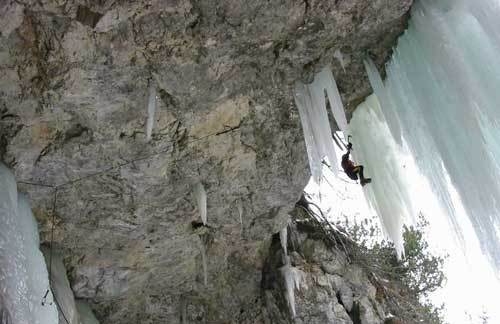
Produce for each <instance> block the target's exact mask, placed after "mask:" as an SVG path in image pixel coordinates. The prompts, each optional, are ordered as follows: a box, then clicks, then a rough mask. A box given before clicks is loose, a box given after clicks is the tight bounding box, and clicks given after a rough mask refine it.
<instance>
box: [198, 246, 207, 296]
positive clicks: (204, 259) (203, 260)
mask: <svg viewBox="0 0 500 324" xmlns="http://www.w3.org/2000/svg"><path fill="white" fill-rule="evenodd" d="M198 244H199V247H200V254H201V263H202V266H203V283H204V285H205V286H206V285H208V265H207V252H206V248H205V244H204V243H203V240H202V238H201V237H199V240H198Z"/></svg>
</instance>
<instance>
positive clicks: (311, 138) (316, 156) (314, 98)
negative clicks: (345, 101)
mask: <svg viewBox="0 0 500 324" xmlns="http://www.w3.org/2000/svg"><path fill="white" fill-rule="evenodd" d="M325 91H326V94H327V95H328V100H329V102H330V106H331V109H332V112H333V116H334V118H335V120H336V122H337V125H338V126H339V128H340V129H341V130H342V131H345V130H346V128H347V119H346V117H345V112H344V108H343V105H342V100H341V98H340V94H339V92H338V89H337V85H336V83H335V79H334V78H333V75H332V72H331V71H330V69H329V68H324V69H323V70H322V71H321V72H320V73H318V74H316V76H315V79H314V82H313V83H311V84H303V83H301V82H297V83H296V85H295V96H294V97H295V103H296V105H297V108H298V110H299V115H300V120H301V123H302V129H303V131H304V138H305V141H306V148H307V155H308V158H309V167H310V168H311V174H312V176H313V178H314V180H315V181H316V182H319V181H320V179H321V175H322V173H321V172H322V171H321V170H322V165H321V164H322V161H323V159H324V158H325V157H326V158H328V161H329V162H330V164H331V165H333V166H334V167H333V168H332V171H333V172H338V168H337V167H336V166H337V164H338V162H337V157H336V155H335V148H334V146H333V140H332V131H331V127H330V124H329V122H328V114H327V111H326V100H325Z"/></svg>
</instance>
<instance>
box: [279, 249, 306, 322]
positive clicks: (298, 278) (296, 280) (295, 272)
mask: <svg viewBox="0 0 500 324" xmlns="http://www.w3.org/2000/svg"><path fill="white" fill-rule="evenodd" d="M285 260H286V263H285V265H284V266H283V267H281V268H280V271H281V274H282V276H283V278H284V280H285V290H286V300H287V301H288V305H289V307H290V311H291V313H292V317H295V316H297V312H296V309H295V290H296V289H297V290H300V286H301V283H302V281H303V277H304V273H303V272H302V271H300V270H299V269H297V268H295V267H292V265H291V262H290V257H288V256H287V257H285Z"/></svg>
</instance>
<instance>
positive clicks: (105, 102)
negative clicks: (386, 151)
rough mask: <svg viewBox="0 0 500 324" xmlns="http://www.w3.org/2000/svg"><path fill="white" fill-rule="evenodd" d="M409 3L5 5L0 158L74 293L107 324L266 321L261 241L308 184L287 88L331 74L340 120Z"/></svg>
mask: <svg viewBox="0 0 500 324" xmlns="http://www.w3.org/2000/svg"><path fill="white" fill-rule="evenodd" d="M410 4H411V0H376V1H365V0H340V1H338V0H335V1H334V0H329V1H316V0H306V1H293V0H290V1H263V0H255V1H244V0H223V1H216V0H148V1H142V0H141V1H126V0H119V1H111V0H109V1H107V0H100V1H84V0H37V1H35V0H33V1H30V0H4V1H1V2H0V33H1V34H0V73H1V76H2V77H1V79H0V114H1V115H0V157H1V159H2V160H3V161H5V162H6V163H7V164H9V165H10V166H11V167H12V168H13V170H14V172H15V173H16V177H17V179H18V180H19V181H20V188H21V190H22V191H25V192H27V193H28V194H29V196H30V198H31V201H32V205H33V207H34V211H35V215H36V217H37V219H38V221H39V224H40V229H41V235H42V241H44V242H45V243H47V241H48V240H49V237H50V232H51V229H52V225H54V237H55V244H56V245H57V247H58V248H59V249H60V250H61V251H62V253H63V255H64V260H65V265H66V268H67V269H68V271H69V275H70V282H71V284H72V288H73V291H74V293H75V296H76V297H77V298H84V299H88V300H89V301H90V302H91V305H92V308H93V309H94V310H95V311H96V313H97V317H98V318H99V319H100V320H101V322H102V323H107V324H108V323H109V324H112V323H160V322H161V323H180V322H182V323H191V322H194V323H196V322H200V323H266V322H269V321H270V317H269V314H268V313H266V311H264V310H263V309H265V307H264V306H263V305H265V303H264V300H263V297H262V294H261V293H262V289H261V286H260V285H261V282H262V279H263V269H264V266H265V264H266V259H267V258H268V254H269V250H270V248H271V247H272V244H273V243H272V242H273V241H272V235H273V234H274V233H277V232H278V231H279V230H280V229H281V228H282V227H283V226H284V223H285V221H286V218H287V214H288V212H289V211H290V210H291V209H292V208H293V205H294V202H295V201H296V200H297V199H298V198H299V196H300V194H301V191H302V189H303V187H304V186H305V184H306V182H307V180H308V177H309V171H308V169H307V162H306V152H305V145H304V141H303V136H302V131H301V128H300V121H299V117H298V113H297V110H296V108H295V106H294V103H293V93H292V92H291V91H292V90H291V89H293V84H294V82H295V81H296V80H299V79H300V80H302V81H308V80H310V79H311V77H312V75H313V72H314V71H316V70H318V69H319V68H321V67H323V66H324V65H328V64H330V65H331V67H332V69H333V71H334V74H335V76H336V78H337V81H338V84H339V88H340V91H341V93H342V96H343V99H344V102H345V103H346V104H347V107H348V110H349V111H351V110H352V109H353V108H354V107H355V105H356V104H357V103H358V102H359V101H360V100H361V99H362V98H364V96H366V95H367V94H368V93H369V92H370V90H369V85H368V82H367V78H366V76H365V75H364V70H363V66H362V59H363V57H364V56H365V55H370V56H371V57H372V58H373V59H374V60H375V61H376V62H377V63H378V64H379V65H381V64H382V63H383V62H384V61H385V60H386V59H387V57H388V55H389V53H390V50H391V46H392V45H393V44H394V42H395V39H396V37H397V36H398V35H399V34H400V33H401V32H402V30H403V28H404V25H405V21H406V13H407V11H408V9H409V6H410ZM341 63H342V64H341ZM149 85H151V86H153V87H155V89H156V92H157V95H158V99H157V108H156V113H155V117H154V126H153V133H152V139H151V140H150V141H147V140H146V134H145V132H146V120H147V104H148V86H149ZM198 183H202V184H203V186H204V188H205V190H206V191H207V196H208V200H207V201H208V226H200V222H201V220H200V218H199V212H198V210H197V207H196V203H195V199H194V197H193V194H192V191H193V190H192V189H193V187H194V186H195V185H196V184H198ZM56 187H57V188H56ZM53 211H55V218H54V219H55V221H52V217H51V216H52V213H53ZM203 252H204V253H205V257H204V256H203ZM204 258H205V260H206V265H207V284H206V285H205V283H204V271H203V259H204ZM336 305H337V304H335V305H334V307H337V308H338V306H336ZM305 322H307V321H306V320H305Z"/></svg>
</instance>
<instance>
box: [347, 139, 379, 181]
mask: <svg viewBox="0 0 500 324" xmlns="http://www.w3.org/2000/svg"><path fill="white" fill-rule="evenodd" d="M351 149H352V143H349V144H348V145H347V153H346V154H344V155H342V169H344V172H345V173H346V174H347V176H348V177H349V178H351V179H352V180H358V179H359V181H360V184H361V185H362V186H364V185H365V184H367V183H370V182H372V179H371V178H365V176H364V174H363V170H364V167H363V166H362V165H355V164H354V162H352V161H351V160H349V154H351Z"/></svg>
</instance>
